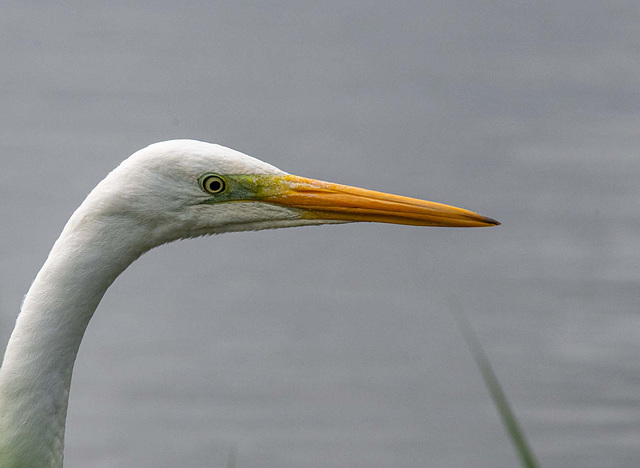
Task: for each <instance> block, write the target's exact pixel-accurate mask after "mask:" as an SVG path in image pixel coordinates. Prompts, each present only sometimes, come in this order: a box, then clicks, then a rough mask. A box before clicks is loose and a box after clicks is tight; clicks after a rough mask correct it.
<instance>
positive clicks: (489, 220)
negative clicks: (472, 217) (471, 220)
mask: <svg viewBox="0 0 640 468" xmlns="http://www.w3.org/2000/svg"><path fill="white" fill-rule="evenodd" d="M483 221H485V222H486V223H487V224H489V225H491V226H500V225H501V224H502V223H501V222H500V221H496V220H495V219H493V218H489V217H487V216H485V217H484V220H483Z"/></svg>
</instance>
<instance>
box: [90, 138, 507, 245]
mask: <svg viewBox="0 0 640 468" xmlns="http://www.w3.org/2000/svg"><path fill="white" fill-rule="evenodd" d="M94 193H95V196H97V197H99V199H100V200H102V206H101V209H102V210H107V211H111V212H113V213H118V214H119V215H121V216H122V215H123V214H126V215H128V216H132V217H134V218H135V219H136V221H137V222H139V223H144V224H146V225H148V226H149V227H150V228H152V229H153V232H154V233H155V235H158V239H157V240H156V241H155V242H159V243H162V242H168V241H170V240H175V239H177V238H183V237H196V236H201V235H207V234H217V233H223V232H233V231H249V230H259V229H275V228H283V227H292V226H304V225H318V224H326V223H348V222H383V223H395V224H410V225H418V226H443V227H445V226H448V227H481V226H492V225H496V224H499V223H498V222H497V221H494V220H492V219H490V218H486V217H484V216H481V215H479V214H476V213H473V212H471V211H467V210H464V209H461V208H456V207H452V206H448V205H443V204H440V203H434V202H428V201H423V200H418V199H413V198H407V197H401V196H397V195H390V194H385V193H381V192H374V191H370V190H365V189H360V188H355V187H349V186H345V185H339V184H333V183H329V182H323V181H319V180H314V179H308V178H304V177H298V176H293V175H290V174H287V173H286V172H283V171H281V170H280V169H278V168H276V167H274V166H272V165H270V164H267V163H265V162H262V161H260V160H258V159H255V158H252V157H250V156H247V155H245V154H242V153H240V152H237V151H234V150H231V149H229V148H225V147H223V146H219V145H214V144H210V143H203V142H200V141H193V140H172V141H166V142H161V143H156V144H153V145H150V146H148V147H147V148H144V149H142V150H140V151H138V152H136V153H134V154H133V155H132V156H131V157H129V158H128V159H127V160H125V161H124V162H123V163H122V164H121V165H120V166H119V167H118V168H117V169H115V170H114V171H113V172H112V173H111V174H110V175H109V176H108V177H107V178H106V179H105V180H104V181H103V182H102V183H101V184H99V185H98V186H97V187H96V189H95V190H94ZM94 193H92V195H94Z"/></svg>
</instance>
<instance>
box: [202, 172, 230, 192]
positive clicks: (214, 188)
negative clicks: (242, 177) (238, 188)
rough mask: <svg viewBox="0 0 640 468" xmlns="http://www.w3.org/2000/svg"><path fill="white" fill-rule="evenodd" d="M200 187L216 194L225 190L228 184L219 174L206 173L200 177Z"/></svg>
mask: <svg viewBox="0 0 640 468" xmlns="http://www.w3.org/2000/svg"><path fill="white" fill-rule="evenodd" d="M200 188H201V189H202V190H204V191H205V192H207V193H211V194H213V195H216V194H218V193H222V192H224V191H225V189H226V188H227V184H226V182H225V181H224V179H223V178H222V177H220V176H219V175H216V174H205V175H203V176H202V177H200Z"/></svg>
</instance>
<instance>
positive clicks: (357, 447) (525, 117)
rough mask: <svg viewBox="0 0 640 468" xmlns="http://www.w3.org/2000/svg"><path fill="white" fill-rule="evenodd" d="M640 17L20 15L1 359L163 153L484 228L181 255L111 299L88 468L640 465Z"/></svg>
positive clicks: (87, 347) (331, 8) (0, 131)
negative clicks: (133, 172)
mask: <svg viewBox="0 0 640 468" xmlns="http://www.w3.org/2000/svg"><path fill="white" fill-rule="evenodd" d="M639 25H640V12H639V11H638V8H637V5H636V3H635V2H630V1H629V2H624V1H621V2H616V1H613V2H607V3H602V2H595V1H585V2H580V4H576V3H574V2H556V3H549V2H535V3H524V2H515V3H514V2H501V1H493V2H471V1H463V2H457V3H455V4H453V3H451V2H445V1H433V2H417V1H416V2H412V1H399V2H355V1H354V2H343V1H339V2H338V1H329V2H307V3H304V2H287V1H278V2H244V1H240V2H181V3H178V2H168V1H165V2H154V3H153V4H151V3H149V4H145V3H142V2H140V3H135V4H134V3H132V2H121V1H115V2H110V3H108V4H107V3H104V4H98V3H92V2H89V3H84V4H80V3H79V2H66V3H64V4H63V5H55V6H54V5H53V4H51V3H49V2H29V3H24V2H14V1H10V2H4V3H3V5H2V6H1V7H0V108H1V109H2V112H0V163H1V168H2V169H1V170H0V197H1V200H2V202H0V219H2V222H1V223H0V258H1V259H2V269H1V270H0V279H1V281H0V342H1V343H2V344H3V346H4V343H6V340H7V339H8V337H9V334H10V332H11V329H12V326H13V322H14V320H15V317H16V315H17V312H18V310H19V306H20V301H21V299H22V297H23V295H24V292H25V291H26V290H27V288H28V286H29V283H30V281H31V279H32V278H33V277H34V276H35V274H36V272H37V271H38V269H39V267H40V266H41V264H42V263H43V261H44V259H45V258H46V255H47V252H48V250H49V249H50V247H51V245H52V244H53V242H54V240H55V239H56V237H57V235H58V233H59V232H60V230H61V229H62V227H63V225H64V222H65V220H66V219H67V218H68V216H69V215H70V214H71V212H72V211H73V210H74V209H75V208H76V206H77V205H78V204H79V203H80V202H81V201H82V199H83V198H84V196H85V195H86V194H87V193H88V192H89V190H91V188H92V187H93V186H94V185H95V184H96V183H97V182H98V181H99V180H100V179H101V178H102V177H104V175H105V174H106V173H107V172H108V171H109V170H111V169H112V168H113V167H115V165H117V164H118V163H119V162H120V161H121V160H122V159H124V158H125V157H126V156H128V155H129V154H131V153H132V152H134V151H135V150H137V149H139V148H141V147H143V146H146V145H147V144H149V143H152V142H155V141H159V140H165V139H171V138H185V137H186V138H197V139H201V140H206V141H212V142H217V143H221V144H224V145H227V146H231V147H233V148H235V149H238V150H240V151H243V152H246V153H248V154H251V155H253V156H256V157H259V158H261V159H264V160H266V161H269V162H270V163H273V164H275V165H277V166H279V167H281V168H282V169H284V170H286V171H288V172H292V173H295V174H299V175H305V176H309V177H314V178H320V179H325V180H332V181H335V182H342V183H347V184H351V185H359V186H364V187H368V188H373V189H378V190H383V191H388V192H394V193H400V194H404V195H412V196H417V197H420V198H427V199H432V200H436V201H443V202H447V203H451V204H456V205H460V206H464V207H467V208H470V209H473V210H475V211H479V212H481V213H484V214H487V215H489V216H492V217H495V218H497V219H499V220H500V221H502V222H503V223H504V224H503V226H501V227H499V228H495V229H483V230H438V229H421V228H408V227H400V226H386V225H346V226H333V227H322V228H304V229H290V230H283V231H275V232H262V233H246V234H233V235H225V236H219V237H215V238H209V239H199V240H195V241H189V242H181V243H178V244H175V245H170V246H165V247H162V248H159V249H156V250H154V251H153V252H151V253H149V254H147V255H145V256H144V257H143V258H142V259H140V260H139V261H138V262H136V263H135V264H134V265H133V266H132V267H131V268H130V269H129V270H128V271H126V272H125V273H124V274H123V276H122V277H121V278H120V279H118V281H117V282H116V283H115V284H114V285H113V287H112V288H111V290H110V291H109V292H108V293H107V295H106V297H105V299H104V300H103V303H102V304H101V306H100V307H99V309H98V311H97V313H96V315H95V317H94V319H93V320H92V323H91V324H90V326H89V330H88V332H87V336H86V337H85V341H84V342H83V345H82V347H81V350H80V354H79V358H78V361H77V364H76V369H75V374H74V380H73V386H72V393H71V400H70V409H69V418H68V424H67V428H68V429H67V439H66V455H65V461H66V466H68V467H83V468H97V467H100V468H102V467H122V466H153V467H173V466H194V467H220V466H224V464H225V462H226V459H227V455H228V453H229V451H230V450H231V447H234V446H235V447H237V451H238V466H239V467H277V468H287V467H302V466H304V467H327V466H332V467H367V468H372V467H391V466H393V467H394V468H398V467H415V466H433V467H455V466H460V467H463V466H469V467H471V466H473V467H478V466H487V467H495V466H515V465H516V463H517V460H516V458H515V456H514V454H513V452H512V449H511V447H510V445H509V442H508V439H507V437H506V436H505V434H504V432H503V429H502V428H501V425H500V422H499V419H498V416H497V413H496V411H495V409H494V408H493V406H492V403H491V401H490V399H489V397H488V395H487V392H486V390H485V388H484V387H483V385H482V382H481V379H480V376H479V374H478V372H477V370H476V368H475V367H474V365H473V362H472V360H471V358H470V356H469V354H468V351H467V349H466V348H465V346H464V343H463V342H462V339H461V336H460V334H459V332H458V331H457V330H456V328H455V324H454V321H453V320H452V317H451V314H450V312H449V310H448V304H449V298H450V297H451V296H452V295H455V296H457V297H458V298H459V300H460V302H461V303H462V304H463V305H464V307H465V308H466V310H467V313H468V315H469V316H470V318H471V320H472V322H473V324H474V326H475V327H476V329H477V331H478V334H479V336H480V339H481V340H482V342H483V343H484V345H485V347H486V349H487V352H488V354H489V356H490V358H491V359H492V361H493V363H494V366H495V369H496V372H497V374H498V376H499V377H500V378H501V380H502V383H503V385H504V387H505V390H506V392H507V394H508V395H509V397H510V399H511V402H512V403H513V405H514V408H515V410H516V412H517V414H518V415H519V418H520V420H521V422H522V424H523V427H524V429H525V431H526V433H527V434H528V436H529V438H530V441H531V444H532V446H533V448H534V450H535V451H536V453H537V455H538V457H539V458H540V460H541V462H542V464H543V466H549V467H551V466H553V467H574V466H580V467H598V468H602V467H624V466H629V467H634V466H638V464H639V463H640V443H639V442H638V441H639V440H640V391H639V389H640V314H639V313H638V312H639V311H638V283H639V281H640V269H639V268H638V267H639V262H640V248H639V246H638V245H639V244H638V228H639V227H640V203H638V200H639V196H640V188H639V184H638V180H639V178H640V165H639V164H638V148H640V95H639V94H638V82H639V78H640V50H639V49H638V47H637V37H638V34H639V33H640V31H639V29H640V26H639Z"/></svg>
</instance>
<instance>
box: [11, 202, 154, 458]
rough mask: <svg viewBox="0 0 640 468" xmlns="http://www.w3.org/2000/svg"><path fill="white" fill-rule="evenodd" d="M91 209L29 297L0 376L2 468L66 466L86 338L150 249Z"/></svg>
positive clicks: (129, 225) (135, 229)
mask: <svg viewBox="0 0 640 468" xmlns="http://www.w3.org/2000/svg"><path fill="white" fill-rule="evenodd" d="M88 201H89V199H88V200H87V201H85V204H83V206H81V207H80V208H79V209H78V210H77V211H76V213H74V215H73V216H72V217H71V219H70V220H69V222H68V223H67V225H66V227H65V229H64V231H63V232H62V235H61V236H60V238H59V239H58V241H57V242H56V244H55V245H54V247H53V249H52V251H51V253H50V254H49V257H48V259H47V261H46V262H45V264H44V266H43V267H42V269H41V270H40V272H39V273H38V275H37V277H36V279H35V281H34V282H33V284H32V286H31V288H30V289H29V292H28V293H27V295H26V297H25V299H24V303H23V305H22V310H21V313H20V315H19V317H18V319H17V322H16V327H15V329H14V331H13V333H12V335H11V339H10V340H9V344H8V346H7V350H6V353H5V356H4V362H3V364H2V367H1V368H0V468H17V467H20V468H25V467H29V468H41V467H42V468H44V467H47V468H49V467H55V468H58V467H61V466H62V458H63V446H64V429H65V419H66V414H67V404H68V398H69V389H70V385H71V373H72V371H73V365H74V362H75V359H76V355H77V353H78V348H79V346H80V342H81V341H82V336H83V335H84V332H85V329H86V327H87V325H88V323H89V320H90V319H91V317H92V315H93V313H94V311H95V310H96V307H97V306H98V303H99V302H100V300H101V299H102V297H103V295H104V293H105V291H106V290H107V288H108V287H109V286H110V285H111V284H112V283H113V281H114V280H115V279H116V278H117V277H118V275H119V274H120V273H122V272H123V271H124V270H125V268H127V266H129V265H130V264H131V262H133V261H134V260H135V259H136V258H138V257H139V256H140V255H141V254H142V253H144V251H146V250H148V249H149V247H150V245H149V244H144V243H143V242H142V241H141V240H140V239H149V236H148V233H147V232H145V229H146V228H144V227H143V226H142V225H140V224H139V223H136V222H135V221H134V220H131V219H126V218H123V217H116V216H115V215H112V216H110V215H109V214H106V215H105V214H96V212H97V211H99V210H92V209H91V204H90V203H88ZM87 205H89V206H87ZM114 226H117V228H114Z"/></svg>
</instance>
